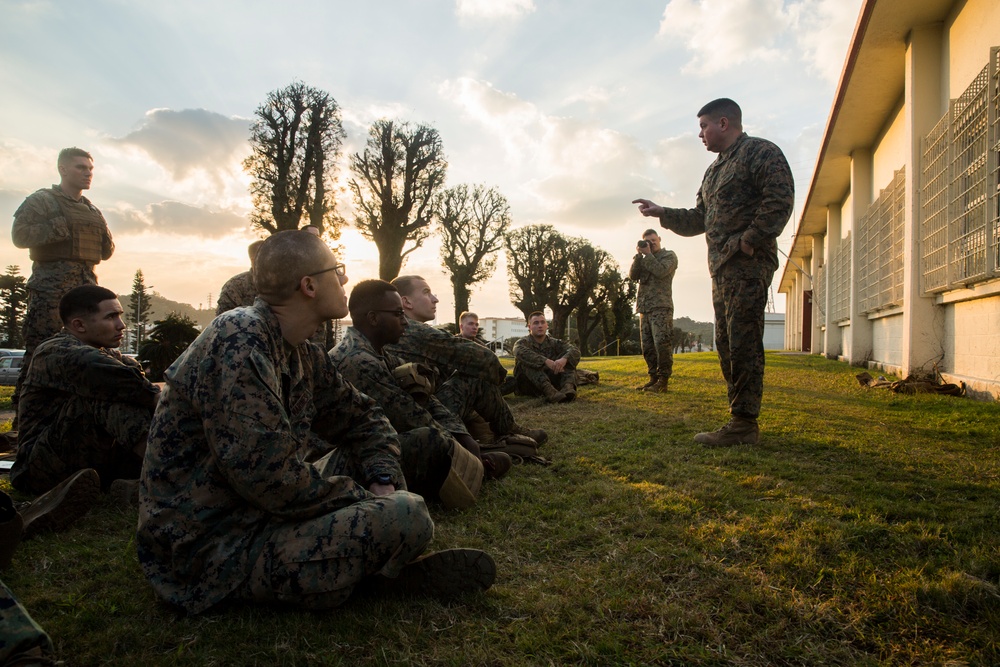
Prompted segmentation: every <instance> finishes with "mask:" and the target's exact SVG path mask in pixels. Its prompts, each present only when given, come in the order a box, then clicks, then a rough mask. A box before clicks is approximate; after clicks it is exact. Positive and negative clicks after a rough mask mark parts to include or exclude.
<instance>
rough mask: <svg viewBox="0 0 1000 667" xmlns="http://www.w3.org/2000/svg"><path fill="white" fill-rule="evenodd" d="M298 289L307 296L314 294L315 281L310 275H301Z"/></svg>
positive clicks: (311, 296)
mask: <svg viewBox="0 0 1000 667" xmlns="http://www.w3.org/2000/svg"><path fill="white" fill-rule="evenodd" d="M299 291H300V292H302V293H303V294H304V295H306V296H307V297H309V298H313V297H315V296H316V281H315V280H314V279H313V277H312V276H302V277H301V278H299Z"/></svg>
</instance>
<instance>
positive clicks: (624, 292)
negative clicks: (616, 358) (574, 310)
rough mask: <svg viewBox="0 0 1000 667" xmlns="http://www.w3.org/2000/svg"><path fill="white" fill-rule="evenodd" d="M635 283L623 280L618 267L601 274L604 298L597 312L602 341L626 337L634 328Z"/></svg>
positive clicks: (629, 335)
mask: <svg viewBox="0 0 1000 667" xmlns="http://www.w3.org/2000/svg"><path fill="white" fill-rule="evenodd" d="M637 289H638V287H637V285H636V283H634V282H632V281H631V280H625V279H624V278H623V277H622V275H621V273H619V271H618V269H615V270H612V271H607V272H606V273H604V274H603V275H602V276H601V290H602V292H603V294H604V298H603V299H602V300H601V301H600V302H599V303H598V306H597V313H598V316H599V317H600V321H601V330H602V332H603V333H604V343H605V344H608V343H610V342H611V341H613V340H615V339H628V338H629V337H631V335H632V330H633V329H634V328H635V297H636V293H637Z"/></svg>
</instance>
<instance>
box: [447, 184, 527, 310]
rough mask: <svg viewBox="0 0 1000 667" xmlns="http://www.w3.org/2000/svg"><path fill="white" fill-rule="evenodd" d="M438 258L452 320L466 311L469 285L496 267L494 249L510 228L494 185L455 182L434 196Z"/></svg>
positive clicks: (506, 207)
mask: <svg viewBox="0 0 1000 667" xmlns="http://www.w3.org/2000/svg"><path fill="white" fill-rule="evenodd" d="M434 214H435V217H436V218H437V223H438V229H439V230H440V233H441V261H442V263H443V264H444V265H445V267H447V269H448V271H449V272H450V273H451V287H452V292H453V293H454V295H455V321H456V322H458V318H459V316H460V315H461V314H462V312H463V311H466V310H469V298H470V296H471V293H472V290H471V289H470V288H471V287H472V285H475V284H477V283H480V282H483V281H484V280H486V279H487V278H489V277H490V276H491V275H493V271H494V270H496V262H497V257H496V255H497V252H498V251H499V250H500V248H502V247H503V237H504V235H505V234H506V233H507V229H508V228H509V227H510V204H508V203H507V198H506V197H504V196H503V195H502V194H500V192H499V191H498V190H497V189H496V188H489V189H487V188H486V186H485V185H476V186H473V187H472V189H471V190H470V189H469V186H468V185H465V184H462V185H457V186H455V187H453V188H449V189H447V190H445V191H444V192H442V193H441V194H439V195H438V196H437V197H435V200H434Z"/></svg>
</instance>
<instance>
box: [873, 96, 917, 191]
mask: <svg viewBox="0 0 1000 667" xmlns="http://www.w3.org/2000/svg"><path fill="white" fill-rule="evenodd" d="M908 141H909V138H908V137H907V136H906V118H905V117H904V116H903V105H902V103H900V104H899V106H898V107H896V112H895V113H894V114H893V115H892V116H891V118H890V119H889V121H888V122H887V123H886V127H885V129H883V131H882V136H881V137H879V139H878V141H877V142H876V143H875V150H874V151H872V193H873V196H874V197H878V195H879V191H880V190H882V189H884V188H885V187H887V186H888V185H889V184H890V183H891V182H892V177H893V175H894V174H895V173H896V172H897V171H899V169H901V168H902V167H903V165H904V164H906V144H907V142H908Z"/></svg>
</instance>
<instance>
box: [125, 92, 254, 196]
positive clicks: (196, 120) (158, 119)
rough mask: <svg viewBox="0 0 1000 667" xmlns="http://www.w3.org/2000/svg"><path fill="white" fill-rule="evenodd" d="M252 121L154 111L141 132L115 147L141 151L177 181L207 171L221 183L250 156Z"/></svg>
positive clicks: (201, 112)
mask: <svg viewBox="0 0 1000 667" xmlns="http://www.w3.org/2000/svg"><path fill="white" fill-rule="evenodd" d="M249 127H250V121H249V120H247V119H245V118H239V117H228V116H223V115H222V114H219V113H215V112H214V111H208V110H207V109H182V110H180V111H174V110H172V109H152V110H151V111H147V112H146V117H145V118H144V119H143V121H142V123H141V124H140V126H139V128H138V129H136V130H133V131H132V132H129V133H128V134H127V135H125V136H124V137H121V138H117V139H111V140H110V141H111V143H114V144H118V145H122V146H128V147H134V148H138V149H140V150H141V151H143V152H145V153H146V154H147V155H149V157H151V158H152V159H153V160H155V161H156V162H157V163H158V164H159V165H160V166H162V167H163V168H164V169H166V170H167V171H168V172H169V173H170V174H171V175H172V176H173V177H174V179H176V180H183V179H184V178H186V177H187V176H188V175H190V174H191V172H192V171H195V170H199V169H200V170H203V171H204V172H205V173H206V174H208V175H209V176H210V177H211V178H213V179H217V180H221V179H222V178H223V177H225V176H228V175H230V174H231V172H232V171H233V169H234V165H237V167H238V161H239V160H241V159H242V158H243V157H244V156H245V155H247V154H249V147H248V144H247V137H248V131H249Z"/></svg>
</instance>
